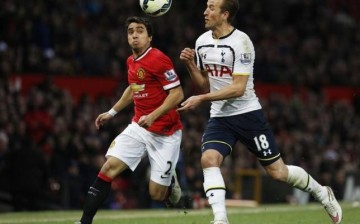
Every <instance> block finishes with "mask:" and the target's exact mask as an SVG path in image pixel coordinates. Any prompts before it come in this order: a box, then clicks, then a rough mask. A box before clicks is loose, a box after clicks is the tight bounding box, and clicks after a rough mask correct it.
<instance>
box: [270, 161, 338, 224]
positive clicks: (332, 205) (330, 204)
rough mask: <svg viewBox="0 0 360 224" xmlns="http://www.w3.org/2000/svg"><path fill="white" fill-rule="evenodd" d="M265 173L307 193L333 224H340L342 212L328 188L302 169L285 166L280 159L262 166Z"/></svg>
mask: <svg viewBox="0 0 360 224" xmlns="http://www.w3.org/2000/svg"><path fill="white" fill-rule="evenodd" d="M264 168H265V170H266V172H267V173H268V174H269V175H270V176H271V177H272V178H273V179H275V180H278V181H283V182H286V183H288V184H290V185H292V186H294V187H296V188H298V189H300V190H302V191H305V192H309V193H310V194H311V195H312V196H313V197H314V198H315V199H316V200H318V201H319V202H320V203H321V204H322V205H323V206H324V208H325V210H326V211H327V213H328V214H329V216H330V218H331V219H332V221H333V223H336V224H338V223H340V222H341V219H342V210H341V207H340V205H339V203H338V202H337V201H336V199H335V196H334V193H333V192H332V190H331V188H330V187H325V186H322V185H320V184H319V183H318V182H317V181H316V180H314V179H313V178H312V177H311V176H310V174H308V173H307V172H306V171H305V170H304V169H303V168H301V167H298V166H289V165H285V164H284V162H283V160H282V159H281V158H280V159H278V160H277V161H275V162H274V163H272V164H270V165H267V166H264Z"/></svg>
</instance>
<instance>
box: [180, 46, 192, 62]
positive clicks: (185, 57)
mask: <svg viewBox="0 0 360 224" xmlns="http://www.w3.org/2000/svg"><path fill="white" fill-rule="evenodd" d="M194 58H195V50H194V49H190V48H184V50H182V51H181V53H180V60H182V61H184V62H185V63H191V62H193V61H194Z"/></svg>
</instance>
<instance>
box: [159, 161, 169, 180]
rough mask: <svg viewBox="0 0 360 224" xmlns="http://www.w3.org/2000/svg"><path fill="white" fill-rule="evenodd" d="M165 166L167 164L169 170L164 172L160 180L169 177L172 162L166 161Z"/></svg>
mask: <svg viewBox="0 0 360 224" xmlns="http://www.w3.org/2000/svg"><path fill="white" fill-rule="evenodd" d="M167 164H169V169H167V170H166V171H165V173H164V174H165V175H161V178H168V177H169V176H170V175H171V173H170V170H171V167H172V162H171V161H167Z"/></svg>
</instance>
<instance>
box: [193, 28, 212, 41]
mask: <svg viewBox="0 0 360 224" xmlns="http://www.w3.org/2000/svg"><path fill="white" fill-rule="evenodd" d="M210 39H212V31H210V30H209V31H206V32H205V33H203V34H201V35H200V36H199V37H198V38H197V40H196V43H197V44H201V43H204V42H207V41H209V40H210Z"/></svg>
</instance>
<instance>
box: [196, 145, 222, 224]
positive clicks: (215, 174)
mask: <svg viewBox="0 0 360 224" xmlns="http://www.w3.org/2000/svg"><path fill="white" fill-rule="evenodd" d="M223 159H224V157H223V155H221V154H220V153H219V152H218V151H216V150H213V149H208V150H206V151H205V152H203V154H202V156H201V165H202V168H203V172H204V190H205V193H206V196H207V198H208V202H209V204H210V205H211V208H212V210H213V214H214V223H219V224H222V223H223V224H227V223H228V221H227V214H226V207H225V193H226V188H225V182H224V179H223V177H222V174H221V170H220V166H221V164H222V161H223Z"/></svg>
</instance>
